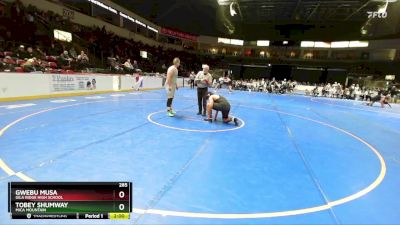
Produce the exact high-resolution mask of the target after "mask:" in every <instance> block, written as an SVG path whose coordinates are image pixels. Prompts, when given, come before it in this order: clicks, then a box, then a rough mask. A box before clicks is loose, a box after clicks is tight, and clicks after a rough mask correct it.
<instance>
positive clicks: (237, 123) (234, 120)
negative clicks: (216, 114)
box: [233, 118, 239, 126]
mask: <svg viewBox="0 0 400 225" xmlns="http://www.w3.org/2000/svg"><path fill="white" fill-rule="evenodd" d="M233 122H234V123H235V126H239V120H238V118H233Z"/></svg>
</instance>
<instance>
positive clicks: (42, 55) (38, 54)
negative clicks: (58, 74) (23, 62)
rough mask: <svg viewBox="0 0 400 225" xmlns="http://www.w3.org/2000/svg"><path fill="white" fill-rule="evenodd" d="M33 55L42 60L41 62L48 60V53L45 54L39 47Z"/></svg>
mask: <svg viewBox="0 0 400 225" xmlns="http://www.w3.org/2000/svg"><path fill="white" fill-rule="evenodd" d="M33 54H34V56H35V57H36V58H37V59H41V60H45V59H46V53H44V52H43V51H42V50H41V49H40V48H39V47H36V49H35V51H34V52H33Z"/></svg>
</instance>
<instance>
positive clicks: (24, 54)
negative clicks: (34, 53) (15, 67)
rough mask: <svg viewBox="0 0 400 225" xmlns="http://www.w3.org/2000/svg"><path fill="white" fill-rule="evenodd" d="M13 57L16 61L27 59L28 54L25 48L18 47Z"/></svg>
mask: <svg viewBox="0 0 400 225" xmlns="http://www.w3.org/2000/svg"><path fill="white" fill-rule="evenodd" d="M14 57H16V58H18V59H28V58H29V55H28V53H27V52H26V51H25V46H23V45H20V46H19V47H18V49H17V51H16V52H15V53H14Z"/></svg>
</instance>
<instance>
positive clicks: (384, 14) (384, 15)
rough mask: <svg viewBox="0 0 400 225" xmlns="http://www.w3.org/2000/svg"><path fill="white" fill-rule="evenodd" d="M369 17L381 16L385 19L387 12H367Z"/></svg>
mask: <svg viewBox="0 0 400 225" xmlns="http://www.w3.org/2000/svg"><path fill="white" fill-rule="evenodd" d="M367 13H368V18H380V19H384V18H386V17H387V12H367Z"/></svg>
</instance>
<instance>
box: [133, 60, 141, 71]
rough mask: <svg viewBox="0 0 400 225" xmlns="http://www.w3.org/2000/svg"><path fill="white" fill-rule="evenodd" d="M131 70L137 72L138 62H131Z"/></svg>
mask: <svg viewBox="0 0 400 225" xmlns="http://www.w3.org/2000/svg"><path fill="white" fill-rule="evenodd" d="M132 66H133V69H134V70H135V72H138V71H139V65H138V62H137V61H136V60H133V65H132Z"/></svg>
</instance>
